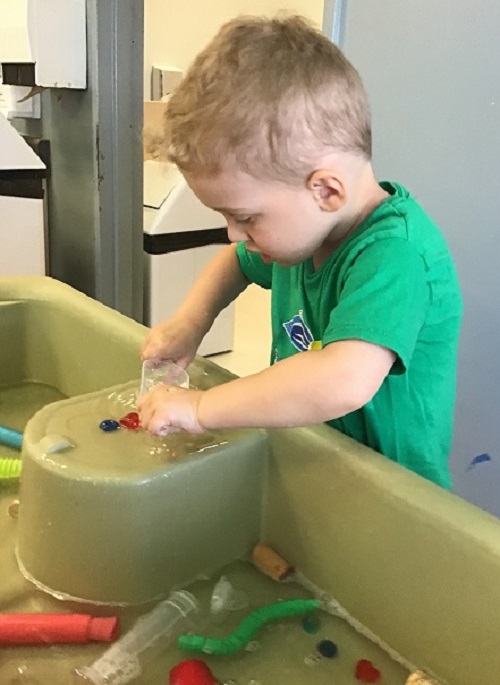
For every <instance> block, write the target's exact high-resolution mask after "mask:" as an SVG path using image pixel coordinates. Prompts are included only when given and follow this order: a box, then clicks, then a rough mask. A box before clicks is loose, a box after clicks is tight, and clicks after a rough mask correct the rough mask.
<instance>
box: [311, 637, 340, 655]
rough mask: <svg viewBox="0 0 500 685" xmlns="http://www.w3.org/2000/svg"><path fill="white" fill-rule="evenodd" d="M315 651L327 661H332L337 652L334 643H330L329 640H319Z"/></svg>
mask: <svg viewBox="0 0 500 685" xmlns="http://www.w3.org/2000/svg"><path fill="white" fill-rule="evenodd" d="M316 649H317V650H318V652H319V653H320V654H321V656H324V657H326V658H327V659H333V658H334V657H336V656H337V654H338V651H339V649H338V647H337V645H336V644H335V642H332V641H331V640H321V642H318V644H317V645H316Z"/></svg>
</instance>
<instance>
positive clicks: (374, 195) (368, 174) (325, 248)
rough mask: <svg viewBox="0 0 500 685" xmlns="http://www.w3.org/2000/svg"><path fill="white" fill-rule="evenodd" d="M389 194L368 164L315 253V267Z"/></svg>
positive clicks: (324, 260)
mask: <svg viewBox="0 0 500 685" xmlns="http://www.w3.org/2000/svg"><path fill="white" fill-rule="evenodd" d="M388 196H389V193H387V192H386V191H385V190H384V189H383V188H381V187H380V186H379V184H378V183H377V181H376V179H375V176H374V175H373V169H372V167H371V164H367V165H366V167H365V169H364V170H363V173H362V174H361V175H360V177H359V178H358V179H357V182H356V183H353V185H352V186H351V188H350V192H349V196H348V201H347V202H346V204H345V205H344V207H342V209H341V210H339V213H338V220H337V222H336V223H335V226H334V227H333V229H332V230H331V232H330V234H329V235H328V237H327V239H326V240H325V242H324V243H323V244H322V245H321V246H320V247H319V248H318V249H317V250H316V252H315V253H314V254H313V264H314V268H315V269H319V268H320V266H321V265H322V264H324V263H325V262H326V260H327V259H328V258H329V257H330V255H331V254H332V253H333V252H335V250H336V249H337V248H338V247H340V245H342V243H344V242H345V241H346V240H347V239H348V238H349V237H350V236H351V235H352V234H353V233H354V231H355V230H356V229H357V227H358V226H359V225H360V224H361V223H362V222H363V221H364V220H365V219H366V217H367V216H369V215H370V214H371V213H372V212H373V211H374V210H375V209H376V207H378V206H379V205H380V204H381V203H382V202H383V201H384V200H385V199H386V198H387V197H388Z"/></svg>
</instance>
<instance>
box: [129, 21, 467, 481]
mask: <svg viewBox="0 0 500 685" xmlns="http://www.w3.org/2000/svg"><path fill="white" fill-rule="evenodd" d="M165 135H166V151H167V156H168V158H169V159H170V160H171V161H173V162H175V163H176V164H177V165H178V166H179V168H180V169H181V171H182V172H183V174H184V175H185V177H186V180H187V182H188V184H189V185H190V187H191V188H192V189H193V191H194V192H195V194H196V195H197V196H198V198H199V199H200V200H201V202H203V203H204V204H205V205H207V206H209V207H212V208H213V209H215V210H217V211H219V212H221V213H222V214H223V215H224V217H225V219H226V220H227V224H228V236H229V238H230V240H231V242H233V243H236V245H231V246H229V247H228V248H226V249H225V250H224V251H223V252H222V253H221V254H220V255H219V256H218V257H217V258H216V259H215V260H214V261H213V262H212V263H211V264H210V265H209V266H208V267H207V269H206V270H205V271H204V273H203V274H202V275H201V276H200V278H199V280H198V281H197V283H196V284H195V285H194V287H193V289H192V291H191V293H190V294H189V295H188V297H187V299H186V300H185V302H184V303H183V305H182V307H181V308H180V310H179V311H178V312H177V314H176V315H175V316H174V317H173V318H172V319H170V320H169V321H166V322H164V323H162V324H160V325H158V326H156V327H155V328H154V329H153V330H152V331H151V332H150V333H149V335H148V337H147V339H146V341H145V344H144V347H143V351H142V356H143V358H144V359H148V358H166V359H171V360H173V361H175V362H177V363H179V364H181V365H182V366H186V365H187V364H189V363H190V362H191V361H192V359H193V357H194V355H195V353H196V350H197V348H198V346H199V344H200V342H201V340H202V338H203V336H204V335H205V333H206V332H207V331H208V330H209V328H210V326H211V324H212V323H213V321H214V319H215V317H216V316H217V314H218V313H219V312H220V311H221V310H222V309H223V308H224V307H226V306H227V305H228V304H229V303H230V302H231V301H232V300H233V299H235V298H236V297H237V295H238V294H239V293H240V292H242V291H243V290H244V288H245V287H246V286H247V285H248V283H249V282H255V283H258V284H259V285H261V286H262V287H264V288H271V291H272V330H273V350H272V360H273V364H272V366H271V367H270V368H269V369H266V370H264V371H262V372H261V373H257V374H254V375H252V376H248V377H246V378H240V379H237V380H234V381H231V382H229V383H227V384H224V385H221V386H218V387H215V388H212V389H210V390H207V391H204V392H203V391H195V390H180V389H177V388H173V387H160V388H156V389H154V390H153V391H152V392H150V393H148V394H147V395H146V396H144V397H143V398H141V400H140V401H139V411H140V414H141V420H142V424H143V426H144V427H145V428H146V429H148V430H150V431H152V432H154V433H161V432H164V431H168V430H172V429H174V430H175V429H177V430H178V429H183V430H186V431H188V432H192V433H201V432H203V431H205V430H211V429H216V428H231V427H262V428H268V427H277V426H281V427H284V426H300V425H306V424H310V423H317V422H327V423H328V424H329V425H330V426H332V427H333V428H337V429H339V430H340V431H342V432H343V433H345V434H347V435H349V436H351V437H353V438H355V439H356V440H358V441H360V442H362V443H364V444H366V445H369V446H370V447H372V448H374V449H375V450H377V451H379V452H381V453H382V454H384V455H386V456H387V457H389V458H390V459H393V460H395V461H397V462H399V463H400V464H402V465H404V466H406V467H407V468H409V469H412V470H414V471H416V472H417V473H419V474H421V475H422V476H424V477H426V478H429V479H430V480H432V481H434V482H436V483H438V484H440V485H442V486H444V487H447V488H448V487H450V475H449V471H448V453H449V448H450V441H451V431H452V415H453V407H454V396H455V373H456V355H457V341H458V331H459V324H460V319H461V311H462V305H461V298H460V293H459V287H458V283H457V277H456V273H455V268H454V266H453V263H452V260H451V257H450V255H449V252H448V249H447V246H446V244H445V241H444V239H443V237H442V236H441V234H440V232H439V230H438V229H437V228H436V227H435V225H434V224H433V223H432V222H431V220H430V219H429V218H428V217H427V216H426V214H425V213H424V211H423V210H422V209H421V208H420V207H419V206H418V205H417V203H416V202H415V201H414V200H413V199H412V198H411V197H410V195H409V194H408V192H407V191H406V190H405V189H404V188H403V187H401V186H399V185H397V184H394V183H381V184H380V185H379V184H378V183H377V182H376V180H375V178H374V175H373V171H372V167H371V163H370V158H371V128H370V116H369V109H368V104H367V102H366V96H365V92H364V89H363V85H362V83H361V80H360V78H359V75H358V73H357V72H356V70H355V69H354V68H353V67H352V65H351V64H350V63H349V62H348V61H347V60H346V58H345V57H344V56H343V55H342V53H341V52H340V51H339V50H338V49H337V48H336V47H335V46H334V45H333V44H331V43H330V41H328V40H327V39H326V38H325V37H324V36H323V35H322V34H320V33H319V32H317V31H316V30H314V29H313V28H311V27H310V26H309V25H308V24H307V23H306V22H305V21H304V20H303V19H301V18H299V17H290V18H285V19H272V20H268V19H260V18H240V19H236V20H234V21H231V22H229V23H228V24H226V25H225V26H224V27H223V28H222V29H221V30H220V32H219V34H218V35H217V36H216V37H215V38H214V40H213V41H212V42H211V43H210V44H209V45H208V47H207V48H206V49H205V50H204V51H203V52H202V53H201V54H200V55H199V56H198V57H197V58H196V59H195V61H194V63H193V65H192V67H191V68H190V70H189V71H188V73H187V74H186V77H185V79H184V80H183V82H182V83H181V84H180V86H179V87H178V89H177V90H176V91H175V93H174V94H173V95H172V97H171V100H170V101H169V104H168V111H167V114H166V120H165Z"/></svg>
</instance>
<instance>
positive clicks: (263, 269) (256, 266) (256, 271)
mask: <svg viewBox="0 0 500 685" xmlns="http://www.w3.org/2000/svg"><path fill="white" fill-rule="evenodd" d="M236 256H237V257H238V260H239V262H240V267H241V270H242V271H243V273H244V274H245V276H246V277H247V278H248V280H249V281H251V282H252V283H257V285H260V286H261V287H262V288H266V289H267V290H269V289H270V288H271V284H272V280H273V265H272V264H265V263H264V262H263V261H262V258H261V256H260V255H259V254H256V253H255V252H247V249H246V247H245V243H243V242H241V243H238V245H237V246H236Z"/></svg>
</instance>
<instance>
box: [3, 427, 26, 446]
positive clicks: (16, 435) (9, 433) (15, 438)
mask: <svg viewBox="0 0 500 685" xmlns="http://www.w3.org/2000/svg"><path fill="white" fill-rule="evenodd" d="M22 444H23V434H22V433H20V432H19V431H15V430H14V429H13V428H7V426H0V445H6V446H7V447H13V448H14V449H15V450H20V449H21V446H22Z"/></svg>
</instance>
